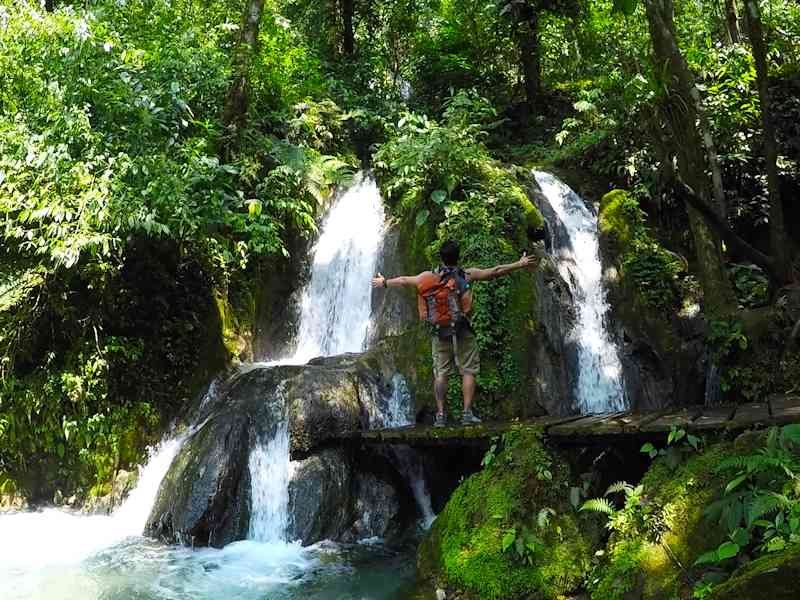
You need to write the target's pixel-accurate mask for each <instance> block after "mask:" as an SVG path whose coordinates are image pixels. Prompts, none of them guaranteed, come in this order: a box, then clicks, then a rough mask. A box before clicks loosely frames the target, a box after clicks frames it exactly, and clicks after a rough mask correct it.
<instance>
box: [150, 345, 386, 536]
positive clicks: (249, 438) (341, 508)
mask: <svg viewBox="0 0 800 600" xmlns="http://www.w3.org/2000/svg"><path fill="white" fill-rule="evenodd" d="M382 360H383V359H382V358H381V357H379V356H374V355H365V356H362V355H355V354H354V355H344V356H340V357H332V358H325V359H318V360H315V361H312V362H311V364H309V365H305V366H287V365H284V366H276V367H257V368H254V369H252V370H250V371H249V372H246V373H243V374H240V375H239V376H238V377H237V378H236V379H235V380H234V381H232V382H229V383H228V384H226V385H225V386H223V387H222V389H221V392H220V393H221V396H220V397H219V398H218V399H217V400H216V401H214V402H211V403H209V404H208V405H207V407H206V409H205V412H202V411H201V413H200V418H201V422H203V425H202V426H201V427H200V429H199V430H198V431H196V432H195V433H194V434H193V435H192V436H191V438H190V439H189V440H187V442H186V443H185V444H184V446H183V448H182V449H181V451H180V452H179V453H178V456H177V457H176V459H175V461H174V462H173V464H172V466H171V467H170V469H169V471H168V473H167V475H166V477H165V479H164V482H163V483H162V486H161V489H160V490H159V494H158V497H157V500H156V503H155V505H154V507H153V511H152V513H151V515H150V518H149V519H148V523H147V527H146V532H147V533H148V535H152V536H155V537H157V538H159V539H163V540H165V541H167V542H170V543H174V542H182V543H186V544H192V545H196V546H205V545H210V546H215V547H219V546H223V545H225V544H227V543H229V542H231V541H234V540H239V539H243V538H244V537H245V536H246V534H247V530H248V527H249V519H250V506H249V502H250V500H249V498H250V475H249V464H248V460H249V456H250V452H251V449H252V448H253V446H254V445H255V444H256V443H258V442H265V441H268V440H270V439H272V438H273V437H274V435H275V431H276V426H277V424H278V423H279V422H281V421H287V422H288V429H289V433H290V456H291V458H292V459H293V460H294V461H296V462H295V465H294V467H295V475H294V477H293V478H292V480H291V481H292V483H291V485H290V505H291V506H290V519H289V521H290V530H289V532H288V534H289V537H290V539H301V540H302V541H303V543H305V544H311V543H314V542H316V541H319V540H320V539H324V538H332V539H336V538H338V537H341V536H342V535H344V532H345V531H349V529H350V528H351V526H352V524H353V521H354V520H355V516H354V515H355V513H354V511H355V506H354V504H355V502H356V500H355V496H354V494H353V488H354V485H353V483H352V482H353V475H352V468H351V466H350V461H351V459H350V457H349V456H347V455H346V454H345V453H344V452H343V451H341V450H336V451H334V450H329V449H321V448H323V447H324V445H325V444H326V443H327V442H329V441H330V440H331V439H333V438H336V437H338V436H341V435H344V434H346V433H347V432H349V431H354V430H359V429H366V428H368V427H369V426H370V423H371V422H372V421H374V419H376V418H377V415H379V414H382V411H383V410H385V407H384V406H383V404H382V403H385V402H386V397H387V395H388V391H389V390H390V383H389V382H386V381H385V380H384V379H383V376H382V375H381V373H380V372H379V371H375V370H373V369H372V368H371V367H370V366H369V365H370V364H381V361H382Z"/></svg>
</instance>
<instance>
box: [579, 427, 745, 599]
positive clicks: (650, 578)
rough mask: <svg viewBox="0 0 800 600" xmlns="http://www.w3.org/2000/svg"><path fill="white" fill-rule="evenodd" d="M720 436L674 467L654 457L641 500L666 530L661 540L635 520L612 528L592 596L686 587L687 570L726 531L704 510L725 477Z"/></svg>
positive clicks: (647, 595)
mask: <svg viewBox="0 0 800 600" xmlns="http://www.w3.org/2000/svg"><path fill="white" fill-rule="evenodd" d="M739 451H741V449H740V448H737V447H736V446H734V445H733V444H731V443H729V442H720V443H718V444H715V445H713V446H711V447H710V448H708V449H707V450H706V451H705V452H703V453H702V454H696V455H694V456H692V457H691V458H689V459H688V460H687V461H686V462H685V463H684V464H682V465H680V466H679V467H678V468H677V469H674V470H673V469H671V468H670V466H669V465H668V463H667V461H666V460H664V459H659V460H656V461H655V462H654V463H653V465H652V466H651V468H650V469H649V470H648V472H647V473H646V474H645V477H644V478H643V479H642V485H643V486H644V494H645V498H646V501H647V502H648V503H649V504H651V505H653V506H656V507H658V508H659V509H660V514H661V515H662V516H663V525H664V526H665V527H666V531H665V533H664V534H663V536H662V537H661V540H660V543H651V542H648V541H646V540H645V539H644V538H645V536H644V535H643V532H641V531H638V530H637V529H636V527H635V526H634V525H631V526H630V527H628V528H624V529H623V530H622V531H618V532H615V534H614V536H613V538H612V540H611V541H610V542H609V548H608V552H607V560H606V561H605V562H604V563H603V565H602V566H601V567H600V569H599V571H598V572H599V575H598V577H597V578H596V579H595V580H594V581H593V584H592V586H591V587H592V598H596V599H597V600H615V599H621V598H623V597H624V596H625V594H626V593H628V592H631V591H633V590H634V589H635V588H637V587H640V588H641V592H642V598H643V599H644V600H666V599H673V598H675V599H677V598H681V597H683V595H684V594H686V593H688V592H687V590H688V587H689V584H688V578H687V573H684V572H683V571H682V569H681V567H679V566H678V565H679V564H680V565H683V568H688V569H691V566H692V565H693V564H694V562H695V560H697V558H698V557H699V556H700V554H702V553H704V552H706V551H708V550H710V549H712V548H714V547H716V546H717V545H719V543H720V542H722V541H723V539H724V537H725V532H724V531H723V529H722V528H721V527H719V526H717V525H716V524H715V523H712V522H710V521H709V520H708V519H706V518H705V516H704V514H703V511H704V509H705V507H706V506H708V504H710V503H711V502H712V501H713V500H714V499H716V498H717V497H718V496H719V495H720V494H721V492H722V489H723V486H724V481H723V479H722V478H721V477H720V476H718V475H717V474H716V473H715V472H714V469H715V467H716V465H717V464H718V463H719V461H720V460H721V459H722V458H723V457H725V456H729V455H730V454H731V453H732V452H739Z"/></svg>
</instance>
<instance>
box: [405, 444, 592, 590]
mask: <svg viewBox="0 0 800 600" xmlns="http://www.w3.org/2000/svg"><path fill="white" fill-rule="evenodd" d="M505 440H506V442H505V448H504V449H503V450H502V452H501V453H499V454H498V455H497V456H496V457H495V459H494V460H493V461H492V462H491V463H490V464H489V465H488V466H487V467H486V468H485V469H483V470H482V471H480V472H478V473H476V474H474V475H472V476H470V477H469V478H467V479H466V480H465V481H464V483H462V484H461V485H460V486H459V487H458V489H456V491H455V493H454V494H453V495H452V497H451V498H450V500H449V501H448V502H447V505H446V506H445V508H444V510H443V511H442V512H441V513H440V514H439V516H438V517H437V518H436V521H435V522H434V523H433V526H432V527H431V530H430V532H429V534H428V536H427V537H426V538H425V539H424V540H423V542H422V544H421V545H420V548H419V551H418V554H417V573H418V576H419V577H420V579H421V580H422V581H423V582H426V583H427V582H430V583H433V584H434V585H435V586H436V587H440V588H442V589H447V590H448V591H453V592H454V594H453V597H458V594H459V593H462V594H464V596H465V597H469V598H481V599H487V600H499V599H503V600H514V599H523V598H525V599H542V600H544V599H550V598H557V597H562V596H563V595H565V594H567V593H569V592H571V591H573V590H575V589H577V588H578V587H579V586H580V585H581V583H582V581H583V578H584V575H585V573H586V571H587V569H588V568H589V566H590V564H591V560H592V556H593V550H594V545H595V543H596V541H597V539H598V537H599V527H598V526H597V523H596V521H595V519H594V518H593V517H592V516H591V515H587V514H586V513H576V512H575V510H574V509H573V508H572V506H571V505H570V503H569V497H568V496H569V482H570V481H571V480H572V474H571V470H570V467H569V466H568V464H567V462H566V461H564V460H563V459H561V458H560V457H559V456H557V455H556V454H554V453H552V452H550V451H549V450H547V449H546V448H545V447H544V446H543V445H542V443H541V440H540V437H539V435H538V434H537V433H536V432H514V433H512V434H510V435H507V436H506V437H505ZM543 469H545V470H546V471H547V472H548V473H549V476H548V475H545V474H544V471H543ZM545 508H548V509H551V510H552V512H549V511H548V512H547V514H548V515H549V522H548V524H547V525H546V526H543V527H540V526H539V525H538V521H539V520H540V517H539V515H540V511H542V510H543V509H545ZM526 529H527V530H528V531H530V532H533V533H534V534H535V535H536V540H537V541H536V545H535V546H534V550H533V554H532V555H531V559H532V561H531V562H530V563H528V562H525V561H523V560H520V559H519V557H518V556H517V555H516V553H515V551H514V550H513V549H509V550H510V551H504V550H503V539H504V538H506V536H508V535H510V532H511V531H512V530H513V531H514V535H515V536H516V535H520V536H522V535H523V531H524V530H526ZM515 539H516V538H515ZM448 595H450V594H449V593H448Z"/></svg>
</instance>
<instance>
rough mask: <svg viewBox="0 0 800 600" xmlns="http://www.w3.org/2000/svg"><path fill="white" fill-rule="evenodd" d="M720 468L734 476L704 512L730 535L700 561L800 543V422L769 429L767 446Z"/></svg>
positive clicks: (736, 458) (724, 472) (732, 459)
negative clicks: (720, 496) (750, 549)
mask: <svg viewBox="0 0 800 600" xmlns="http://www.w3.org/2000/svg"><path fill="white" fill-rule="evenodd" d="M716 470H717V472H718V473H720V474H724V475H727V476H728V477H730V479H729V480H728V483H727V484H726V486H725V489H724V492H723V496H722V498H720V499H719V500H717V501H715V502H713V503H712V504H710V505H709V506H708V508H707V509H706V514H707V516H708V518H709V519H712V520H714V521H716V522H718V523H719V524H721V525H722V526H723V527H725V529H726V530H727V532H728V535H729V538H730V539H729V540H728V541H727V542H725V543H724V544H723V545H722V546H720V547H719V548H717V549H716V550H714V551H712V552H710V553H707V554H704V555H703V556H701V557H700V558H699V559H698V562H701V563H703V562H719V561H722V560H725V559H728V558H732V557H733V556H736V555H738V554H739V553H740V552H741V551H744V550H745V549H747V548H752V549H753V550H754V551H755V552H758V553H761V552H775V551H777V550H782V549H784V548H785V547H786V546H787V545H789V544H795V543H798V542H800V425H784V426H783V427H780V428H778V427H773V428H771V429H770V430H769V432H768V433H767V435H766V440H765V443H764V446H763V447H760V448H756V449H755V450H754V451H753V452H751V453H750V454H744V455H741V456H732V457H729V458H726V459H724V460H723V461H722V462H721V463H720V464H719V466H718V467H717V469H716Z"/></svg>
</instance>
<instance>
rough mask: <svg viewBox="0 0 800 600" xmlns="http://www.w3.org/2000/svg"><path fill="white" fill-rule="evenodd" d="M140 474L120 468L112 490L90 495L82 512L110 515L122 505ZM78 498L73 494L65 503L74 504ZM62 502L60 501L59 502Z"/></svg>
mask: <svg viewBox="0 0 800 600" xmlns="http://www.w3.org/2000/svg"><path fill="white" fill-rule="evenodd" d="M138 480H139V475H138V474H137V473H134V472H131V471H125V470H124V469H120V470H119V471H117V474H116V475H115V476H114V480H113V481H112V482H111V491H110V492H109V493H108V494H105V495H103V496H89V497H88V498H87V499H86V501H85V502H84V503H83V505H82V506H81V512H82V513H85V514H90V515H108V514H111V513H112V512H113V511H114V509H115V508H117V507H118V506H120V505H121V504H122V503H123V502H124V501H125V498H127V497H128V494H129V493H130V492H131V490H133V488H135V487H136V482H137V481H138ZM76 502H77V498H76V497H75V496H72V497H71V498H69V499H67V500H66V501H65V502H64V503H65V504H67V505H68V506H73V505H75V503H76ZM59 504H60V503H59Z"/></svg>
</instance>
